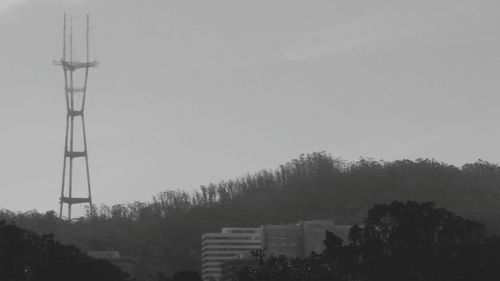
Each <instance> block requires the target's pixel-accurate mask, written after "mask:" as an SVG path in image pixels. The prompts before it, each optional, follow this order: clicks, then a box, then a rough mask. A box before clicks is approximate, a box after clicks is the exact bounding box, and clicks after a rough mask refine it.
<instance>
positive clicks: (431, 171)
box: [0, 152, 500, 275]
mask: <svg viewBox="0 0 500 281" xmlns="http://www.w3.org/2000/svg"><path fill="white" fill-rule="evenodd" d="M395 200H398V201H407V200H413V201H420V202H429V201H432V202H435V203H436V206H438V207H441V208H446V209H447V210H450V211H452V212H454V213H456V214H458V215H460V216H463V217H465V218H468V219H474V220H477V221H481V222H483V223H485V224H486V226H487V229H488V231H490V232H492V233H497V234H498V233H500V208H499V206H500V167H499V166H498V165H496V164H492V163H488V162H484V161H481V160H479V161H477V162H475V163H471V164H466V165H463V166H462V167H455V166H453V165H449V164H445V163H441V162H438V161H435V160H430V159H418V160H415V161H411V160H398V161H392V162H385V161H375V160H371V159H361V160H359V161H357V162H346V161H344V160H342V159H338V158H333V157H332V156H330V155H329V154H327V153H325V152H318V153H311V154H307V155H301V156H300V157H298V158H297V159H294V160H292V161H290V162H288V163H286V164H284V165H282V166H280V167H278V168H277V169H275V170H263V171H260V172H257V173H254V174H248V175H246V176H243V177H240V178H236V179H231V180H226V181H222V182H220V183H218V184H209V185H207V186H203V187H201V188H200V189H199V190H198V191H196V192H193V193H189V192H186V191H182V190H175V191H165V192H163V193H161V194H158V195H156V196H154V197H153V198H152V200H151V201H150V202H134V203H130V204H121V205H114V206H100V207H99V208H98V209H97V214H98V215H97V216H96V217H94V218H89V219H87V220H84V221H80V222H76V223H68V222H64V221H60V220H59V219H57V217H56V215H55V213H54V212H48V213H46V214H40V213H37V212H35V211H33V212H26V213H12V212H9V211H7V210H3V211H2V212H1V214H0V220H2V219H5V220H8V221H11V220H13V221H15V222H16V224H17V225H19V226H22V227H26V228H29V229H32V230H35V231H36V232H38V233H54V235H55V237H56V239H58V240H59V241H61V242H62V243H64V244H73V245H76V246H77V247H79V248H80V249H82V250H84V251H86V250H105V249H112V250H118V251H120V253H121V254H122V255H125V256H130V257H134V258H136V259H138V260H139V261H140V266H139V272H138V273H139V275H145V274H148V273H151V272H155V271H164V272H167V273H172V272H175V271H178V270H199V268H200V248H201V245H200V243H201V241H200V236H201V234H202V233H204V232H211V231H219V230H220V228H221V227H223V226H258V225H261V224H270V223H273V224H275V223H289V222H296V221H298V220H307V219H334V220H335V221H336V223H338V224H359V223H362V221H363V218H364V217H365V216H366V213H367V211H368V210H369V209H370V208H371V207H373V206H374V205H377V204H381V203H389V202H392V201H395Z"/></svg>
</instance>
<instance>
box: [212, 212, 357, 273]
mask: <svg viewBox="0 0 500 281" xmlns="http://www.w3.org/2000/svg"><path fill="white" fill-rule="evenodd" d="M349 229H350V226H348V225H335V223H334V221H333V220H310V221H299V222H297V223H295V224H279V225H262V226H261V227H253V228H251V227H240V228H234V227H231V228H223V229H222V231H221V232H219V233H205V234H203V235H202V279H203V281H210V280H216V281H224V280H229V279H228V277H227V276H232V275H231V274H232V273H231V271H230V269H231V266H233V267H241V266H242V265H247V264H251V263H252V261H254V260H255V258H254V257H252V256H251V254H250V252H251V251H252V250H261V249H265V251H266V255H274V256H279V255H283V256H287V257H299V258H302V257H307V256H309V255H310V254H311V253H312V252H316V253H321V252H322V251H323V250H324V249H325V245H324V243H323V242H324V240H325V235H326V231H330V232H333V233H334V234H335V235H337V236H339V237H340V238H342V239H343V240H344V242H347V236H348V231H349Z"/></svg>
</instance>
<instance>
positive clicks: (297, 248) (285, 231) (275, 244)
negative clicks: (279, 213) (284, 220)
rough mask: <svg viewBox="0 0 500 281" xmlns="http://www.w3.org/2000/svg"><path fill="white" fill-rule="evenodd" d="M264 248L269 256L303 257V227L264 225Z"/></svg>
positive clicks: (295, 225) (294, 225)
mask: <svg viewBox="0 0 500 281" xmlns="http://www.w3.org/2000/svg"><path fill="white" fill-rule="evenodd" d="M262 230H263V231H262V233H263V235H262V236H263V243H262V244H263V248H265V249H266V253H267V254H269V255H275V256H279V255H283V256H287V257H300V256H303V243H302V240H303V239H302V236H303V231H302V226H301V225H299V224H282V225H263V226H262Z"/></svg>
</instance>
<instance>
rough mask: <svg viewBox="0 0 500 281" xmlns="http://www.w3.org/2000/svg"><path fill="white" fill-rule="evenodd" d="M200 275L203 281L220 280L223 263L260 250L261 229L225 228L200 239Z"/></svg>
mask: <svg viewBox="0 0 500 281" xmlns="http://www.w3.org/2000/svg"><path fill="white" fill-rule="evenodd" d="M201 240H202V241H201V251H202V256H201V264H202V269H201V275H202V279H203V280H204V281H209V280H221V277H222V268H221V266H220V265H221V264H222V263H223V262H224V261H227V260H231V259H235V258H237V257H238V256H242V255H245V254H247V255H249V254H250V252H251V251H252V250H259V249H262V228H260V227H226V228H223V229H222V231H221V232H219V233H205V234H203V235H202V237H201Z"/></svg>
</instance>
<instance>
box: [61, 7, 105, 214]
mask: <svg viewBox="0 0 500 281" xmlns="http://www.w3.org/2000/svg"><path fill="white" fill-rule="evenodd" d="M66 35H67V30H66V14H64V27H63V49H62V58H61V59H60V60H57V61H54V64H55V65H59V66H62V69H63V72H64V93H65V97H66V108H67V114H66V137H65V142H64V161H63V173H62V186H61V197H60V198H59V204H60V209H59V217H60V218H62V217H63V207H64V204H66V205H67V211H68V217H67V218H68V219H69V220H71V206H72V205H74V204H85V203H88V204H89V205H88V206H89V212H90V215H91V216H93V215H94V214H93V208H92V195H91V190H90V174H89V160H88V153H87V136H86V132H85V118H84V114H83V111H84V109H85V97H86V94H87V80H88V75H89V68H94V67H97V66H98V62H97V61H89V15H87V29H86V37H85V38H86V40H85V44H86V48H85V50H86V60H85V61H84V62H81V61H73V24H72V20H71V19H70V30H69V40H67V37H66ZM68 42H69V57H68V56H67V55H68V54H67V49H68V48H67V46H66V43H68ZM77 73H79V74H77ZM77 77H79V79H77ZM76 80H79V81H80V82H79V83H78V84H77V83H76V82H77V81H76ZM75 85H78V86H75ZM77 122H81V126H80V127H79V128H75V125H76V124H75V123H77ZM77 133H78V135H79V136H80V138H78V137H76V136H75V135H76V134H77ZM77 141H80V143H79V144H80V146H81V147H80V148H76V144H77ZM82 142H83V143H82ZM79 158H80V159H83V160H84V163H85V169H84V171H83V172H84V173H85V174H86V177H84V178H83V180H84V181H85V180H86V186H87V190H88V196H87V197H74V196H73V191H74V190H73V188H74V180H75V179H74V173H73V172H74V171H73V168H74V161H75V160H76V159H79Z"/></svg>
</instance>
